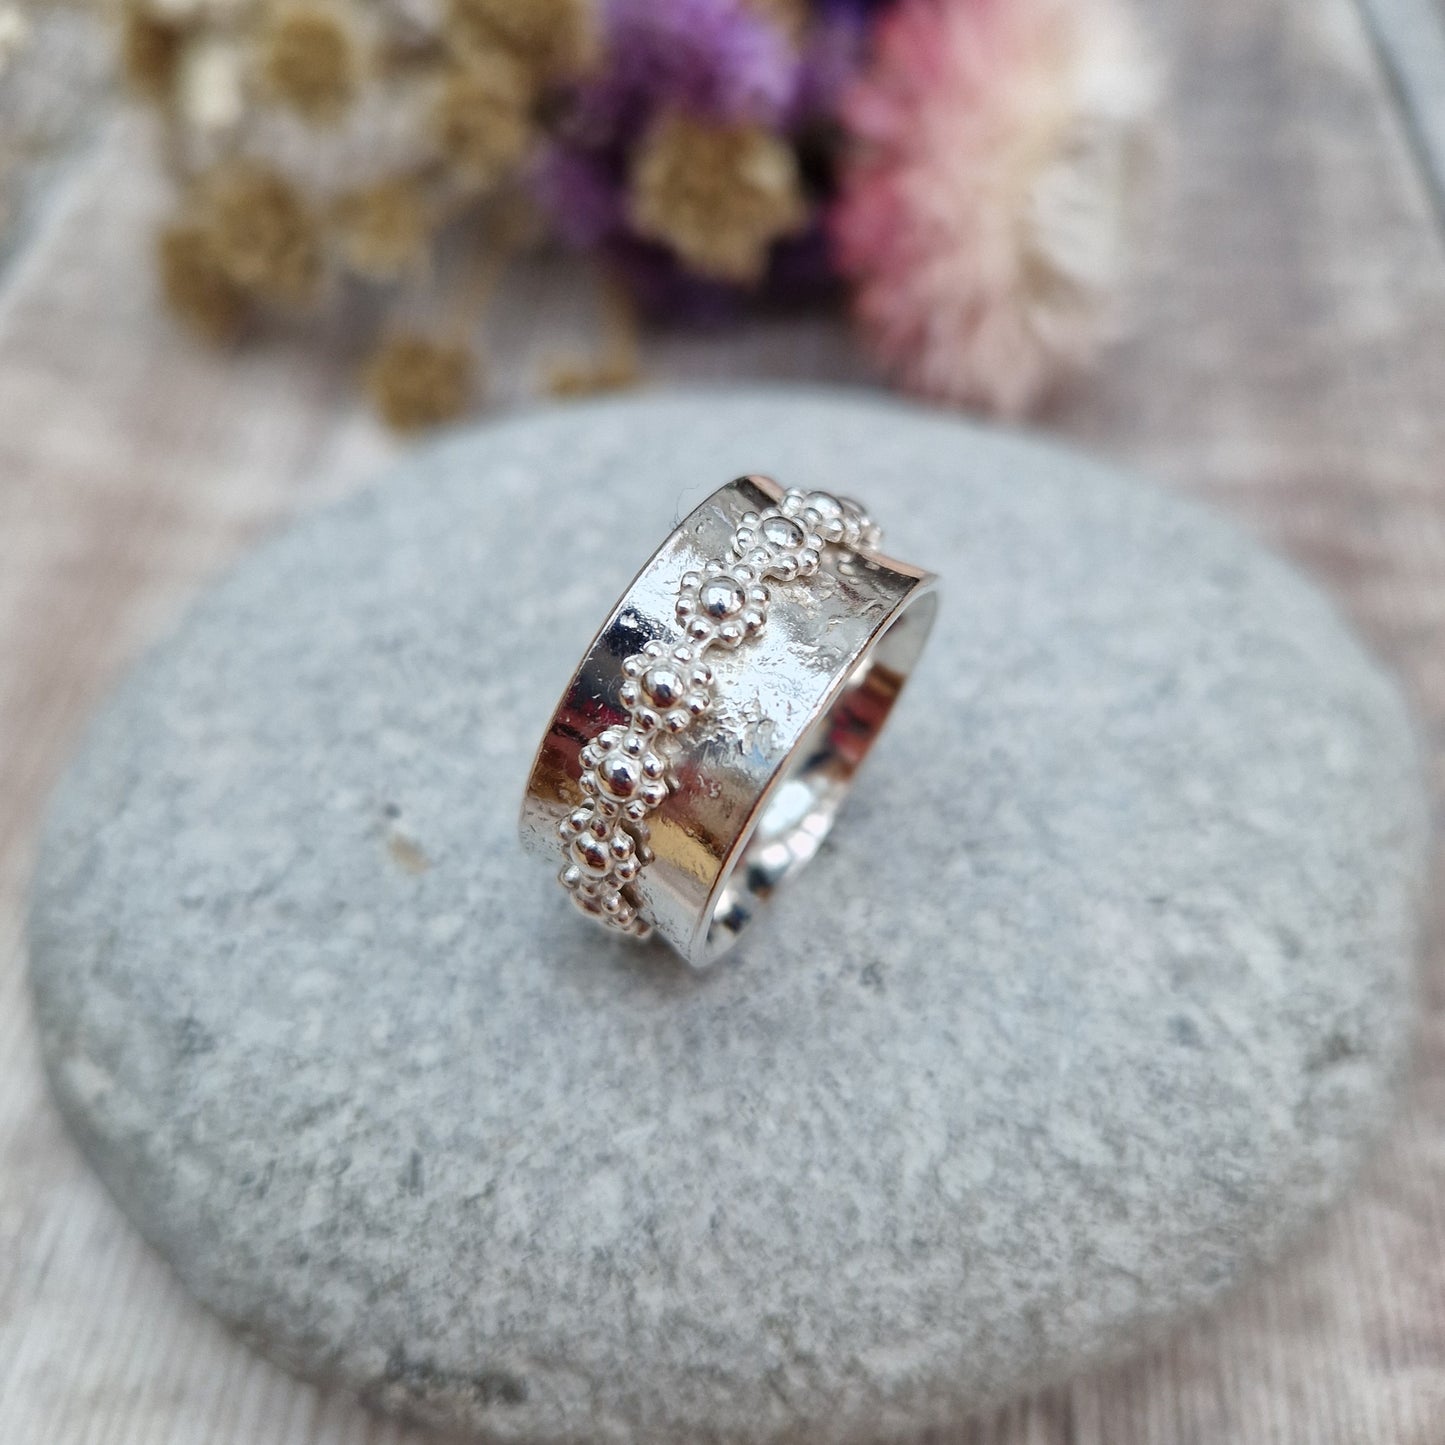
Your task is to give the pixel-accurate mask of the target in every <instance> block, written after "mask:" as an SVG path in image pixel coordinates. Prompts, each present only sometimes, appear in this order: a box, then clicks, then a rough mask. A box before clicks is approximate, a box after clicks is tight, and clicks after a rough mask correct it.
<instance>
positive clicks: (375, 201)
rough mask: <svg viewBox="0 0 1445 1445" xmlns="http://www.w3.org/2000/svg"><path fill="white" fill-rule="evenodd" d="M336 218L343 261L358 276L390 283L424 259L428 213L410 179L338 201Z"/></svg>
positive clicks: (382, 183)
mask: <svg viewBox="0 0 1445 1445" xmlns="http://www.w3.org/2000/svg"><path fill="white" fill-rule="evenodd" d="M335 217H336V225H337V230H338V232H339V237H340V243H341V251H342V256H343V258H344V259H345V261H346V264H347V265H348V266H349V267H350V268H351V269H352V270H353V271H355V272H357V273H358V274H359V275H362V276H368V277H370V278H371V279H373V280H376V281H391V280H395V279H396V278H397V277H398V276H401V275H402V274H404V273H405V272H406V271H408V270H411V269H414V268H415V267H416V266H418V265H419V263H420V262H421V261H422V259H423V258H424V257H425V255H426V250H427V242H428V239H429V232H430V229H431V214H430V209H429V207H428V205H427V199H426V196H425V195H424V194H423V192H422V189H421V187H420V186H419V185H418V184H417V182H416V181H414V180H412V179H411V178H410V177H405V176H402V177H395V178H392V179H390V180H384V181H379V182H378V183H377V184H375V185H372V186H366V187H364V188H362V189H361V190H357V191H350V192H348V193H347V194H346V195H344V196H342V197H340V198H339V199H338V200H337V202H336V206H335Z"/></svg>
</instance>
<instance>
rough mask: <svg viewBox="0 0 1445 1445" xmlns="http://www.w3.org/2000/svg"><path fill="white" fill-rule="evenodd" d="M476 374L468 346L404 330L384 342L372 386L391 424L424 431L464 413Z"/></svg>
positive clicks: (371, 369) (370, 375) (370, 370)
mask: <svg viewBox="0 0 1445 1445" xmlns="http://www.w3.org/2000/svg"><path fill="white" fill-rule="evenodd" d="M475 374H476V363H475V360H474V358H473V356H472V353H471V351H470V350H469V349H468V348H467V347H466V346H464V345H462V344H460V343H458V342H446V341H438V340H436V339H435V338H433V337H429V336H424V335H422V334H420V333H419V332H404V333H398V334H397V335H394V336H392V337H389V338H388V339H387V340H386V341H384V342H383V343H382V345H381V347H380V349H379V350H378V351H377V353H376V355H375V356H374V357H373V358H372V359H371V363H370V365H369V366H368V367H367V369H366V387H367V390H368V391H369V392H370V393H371V399H372V401H373V402H374V403H375V405H376V409H377V410H378V411H379V412H380V413H381V415H382V417H383V418H384V419H385V421H386V423H387V424H388V425H389V426H392V427H395V428H396V430H397V431H420V430H421V429H422V428H424V427H430V426H437V425H439V424H440V423H442V422H447V421H454V420H456V418H457V417H459V416H461V415H462V413H463V412H464V411H465V410H466V409H467V405H468V403H469V402H470V401H471V397H472V389H473V387H474V385H475Z"/></svg>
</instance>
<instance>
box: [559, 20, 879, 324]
mask: <svg viewBox="0 0 1445 1445" xmlns="http://www.w3.org/2000/svg"><path fill="white" fill-rule="evenodd" d="M879 3H880V0H815V4H814V6H813V9H812V15H811V20H810V23H809V24H808V25H807V27H806V29H805V32H804V34H803V35H802V36H801V37H794V36H790V34H789V33H788V32H787V30H786V28H785V27H784V26H782V25H780V24H779V23H778V22H777V21H775V20H774V19H772V18H770V17H769V16H768V15H767V14H766V13H765V12H764V11H763V10H761V9H760V8H759V7H757V6H755V5H754V4H753V3H751V0H601V22H602V40H603V43H602V58H601V64H600V66H599V67H598V68H597V69H595V70H593V71H592V72H591V73H589V74H588V75H587V76H585V77H584V78H582V79H581V80H579V81H578V82H577V83H576V84H575V85H574V86H573V87H572V89H571V91H570V93H569V95H568V97H567V101H566V105H565V109H564V111H563V114H562V116H561V117H560V119H559V121H558V123H557V124H556V125H555V126H554V127H553V128H552V139H551V140H550V142H549V143H548V145H547V146H546V148H545V149H544V150H543V152H542V154H541V155H540V157H539V159H538V161H537V164H536V166H535V168H534V172H533V186H534V192H535V194H536V196H537V199H538V202H539V204H540V205H541V206H542V208H543V209H544V210H545V211H546V212H547V213H548V214H549V215H550V216H551V217H552V218H553V220H554V223H555V228H556V232H557V234H558V235H559V236H560V237H561V238H562V239H563V240H564V241H566V242H568V243H569V244H571V245H574V246H576V247H578V248H582V249H587V250H594V251H597V252H599V253H601V254H602V255H604V256H605V257H606V258H607V260H608V261H609V262H610V263H611V264H612V265H613V266H614V267H615V268H616V269H617V270H618V271H619V273H620V274H621V275H622V276H623V278H624V279H625V280H626V282H627V284H628V285H629V286H630V288H631V289H632V291H633V293H634V295H635V296H636V297H637V299H638V301H639V302H640V304H641V305H642V307H643V308H644V309H645V310H646V311H648V312H650V313H652V314H654V315H668V316H671V317H673V318H678V319H684V320H687V321H691V322H711V321H718V320H723V319H726V318H727V316H729V315H731V314H735V313H736V312H737V311H739V310H740V309H741V308H740V296H741V293H740V292H739V290H738V288H736V287H734V286H730V285H728V284H725V283H720V282H718V281H717V280H704V279H701V278H699V277H697V276H695V275H693V274H692V273H691V272H690V271H689V270H688V269H687V268H686V267H685V266H684V265H683V264H682V263H680V262H679V260H678V259H677V257H676V256H675V254H674V253H673V252H672V251H671V250H670V249H668V248H667V247H664V246H661V245H657V244H653V243H651V242H649V241H646V240H644V239H643V238H641V237H639V236H638V235H637V234H636V233H635V232H634V230H633V229H632V224H631V220H630V214H631V211H632V207H631V204H630V199H631V198H630V193H629V188H630V186H631V185H632V183H633V176H634V170H635V163H636V158H637V154H638V150H639V147H640V146H641V145H642V144H643V142H644V139H645V137H647V136H648V135H649V134H650V133H652V132H653V131H654V128H655V123H657V122H658V121H659V120H660V118H661V117H662V116H664V115H666V114H667V113H669V112H681V113H682V114H683V115H686V116H688V117H691V118H693V119H695V120H699V121H703V122H705V123H715V124H718V125H723V126H741V125H752V126H763V127H766V129H767V130H769V131H771V132H772V133H773V134H774V135H776V136H778V137H779V138H780V139H783V140H784V141H787V142H789V143H791V144H794V145H795V146H798V147H800V148H801V161H802V165H803V168H804V172H805V174H806V175H808V176H809V178H810V185H816V186H817V187H819V188H821V190H823V191H824V192H826V191H827V190H828V188H829V187H828V174H829V172H830V170H831V162H830V160H829V156H830V153H831V142H830V140H829V129H828V122H830V121H831V120H832V119H833V118H834V117H835V114H836V110H837V103H838V96H839V94H840V92H841V90H842V88H843V86H844V85H845V84H846V82H847V81H848V80H849V79H851V78H852V76H853V75H854V74H855V73H856V71H857V69H858V66H859V64H860V60H861V55H862V51H863V47H864V41H865V38H866V34H867V29H868V16H869V13H870V12H871V11H872V10H874V9H875V8H877V6H878V4H879ZM829 280H830V270H829V266H828V261H827V256H826V253H825V249H824V247H823V245H822V243H821V240H820V238H819V235H818V233H817V231H816V229H810V230H809V231H808V232H806V233H805V234H804V235H802V236H799V237H797V238H794V239H792V240H788V239H784V240H782V241H780V242H779V243H778V244H777V245H776V246H775V247H774V248H773V256H772V265H771V267H770V271H769V275H768V277H767V279H766V283H765V284H764V286H763V287H762V288H761V294H762V295H763V296H764V297H768V298H772V299H787V298H789V297H793V296H798V295H803V294H811V295H816V294H817V291H818V289H819V287H821V286H824V285H826V284H827V283H828V281H829Z"/></svg>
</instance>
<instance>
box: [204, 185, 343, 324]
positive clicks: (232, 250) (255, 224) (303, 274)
mask: <svg viewBox="0 0 1445 1445" xmlns="http://www.w3.org/2000/svg"><path fill="white" fill-rule="evenodd" d="M202 194H203V202H204V211H203V215H204V219H205V221H206V224H207V225H208V227H209V229H210V233H211V237H212V239H213V242H214V245H215V249H216V256H217V258H218V259H219V261H220V264H221V266H222V268H223V269H224V270H225V272H226V274H227V275H228V276H229V277H230V278H231V280H232V281H234V282H235V283H236V285H238V286H241V287H243V288H244V289H246V290H247V291H251V292H254V293H255V294H256V295H257V296H262V297H265V298H266V299H268V300H273V301H281V302H287V303H291V304H295V303H298V302H302V301H305V300H307V299H308V298H309V297H310V296H311V295H312V294H313V293H314V292H315V290H316V287H317V284H318V283H319V282H320V280H321V238H320V230H319V227H318V225H317V222H316V218H315V216H314V215H313V214H312V211H311V208H310V206H308V205H307V203H306V201H305V199H304V198H303V197H302V196H301V194H300V193H299V192H298V191H297V190H296V188H295V187H294V186H293V185H292V184H291V183H290V182H289V181H287V180H286V179H285V178H284V177H283V176H280V175H278V174H277V173H276V172H275V171H272V170H269V169H267V168H266V167H264V166H261V165H257V164H254V163H250V162H245V161H238V162H234V163H230V164H227V165H225V166H223V167H222V168H220V169H219V170H217V171H214V172H212V173H211V175H210V176H209V177H207V179H206V181H205V182H204V184H203V188H202Z"/></svg>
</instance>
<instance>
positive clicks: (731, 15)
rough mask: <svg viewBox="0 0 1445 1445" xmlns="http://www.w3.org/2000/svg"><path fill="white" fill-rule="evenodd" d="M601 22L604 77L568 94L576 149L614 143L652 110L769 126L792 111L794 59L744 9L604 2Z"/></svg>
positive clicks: (733, 4) (774, 31)
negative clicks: (578, 140) (577, 143)
mask: <svg viewBox="0 0 1445 1445" xmlns="http://www.w3.org/2000/svg"><path fill="white" fill-rule="evenodd" d="M602 19H603V36H604V41H603V43H604V51H605V59H604V62H603V66H602V69H601V71H600V72H599V73H598V74H596V75H594V76H593V77H591V78H590V79H588V80H586V81H584V82H583V83H582V84H581V85H579V86H578V88H577V91H576V104H575V110H574V114H573V125H574V126H575V128H576V130H577V132H578V134H579V137H580V138H581V139H582V140H583V142H584V143H588V142H590V143H592V144H604V145H605V144H607V143H608V142H610V141H615V140H618V139H622V138H624V137H626V136H628V135H630V134H633V133H635V132H636V130H637V129H638V128H639V127H640V126H641V125H643V124H645V122H646V119H647V117H649V116H650V115H652V114H653V112H655V111H657V110H659V109H670V108H676V109H680V110H685V111H687V112H688V113H689V114H690V115H693V116H696V117H698V118H700V119H709V120H716V121H720V122H723V123H724V124H731V123H737V124H748V123H751V124H757V125H777V124H779V123H780V122H781V121H782V119H783V118H784V116H785V115H786V113H787V111H788V109H789V107H790V106H791V104H792V103H793V100H794V97H795V95H796V93H797V86H798V71H799V65H798V57H797V55H796V53H795V52H794V51H793V49H792V47H791V46H790V45H789V44H788V41H787V37H786V36H785V35H784V34H783V33H782V31H781V30H780V29H779V28H778V26H777V25H775V24H774V23H773V22H772V21H770V20H768V19H767V18H766V17H765V16H762V15H759V14H758V13H757V12H756V11H754V10H753V9H751V8H750V7H749V6H748V5H747V4H746V3H745V0H606V4H605V5H604V7H603V12H602Z"/></svg>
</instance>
